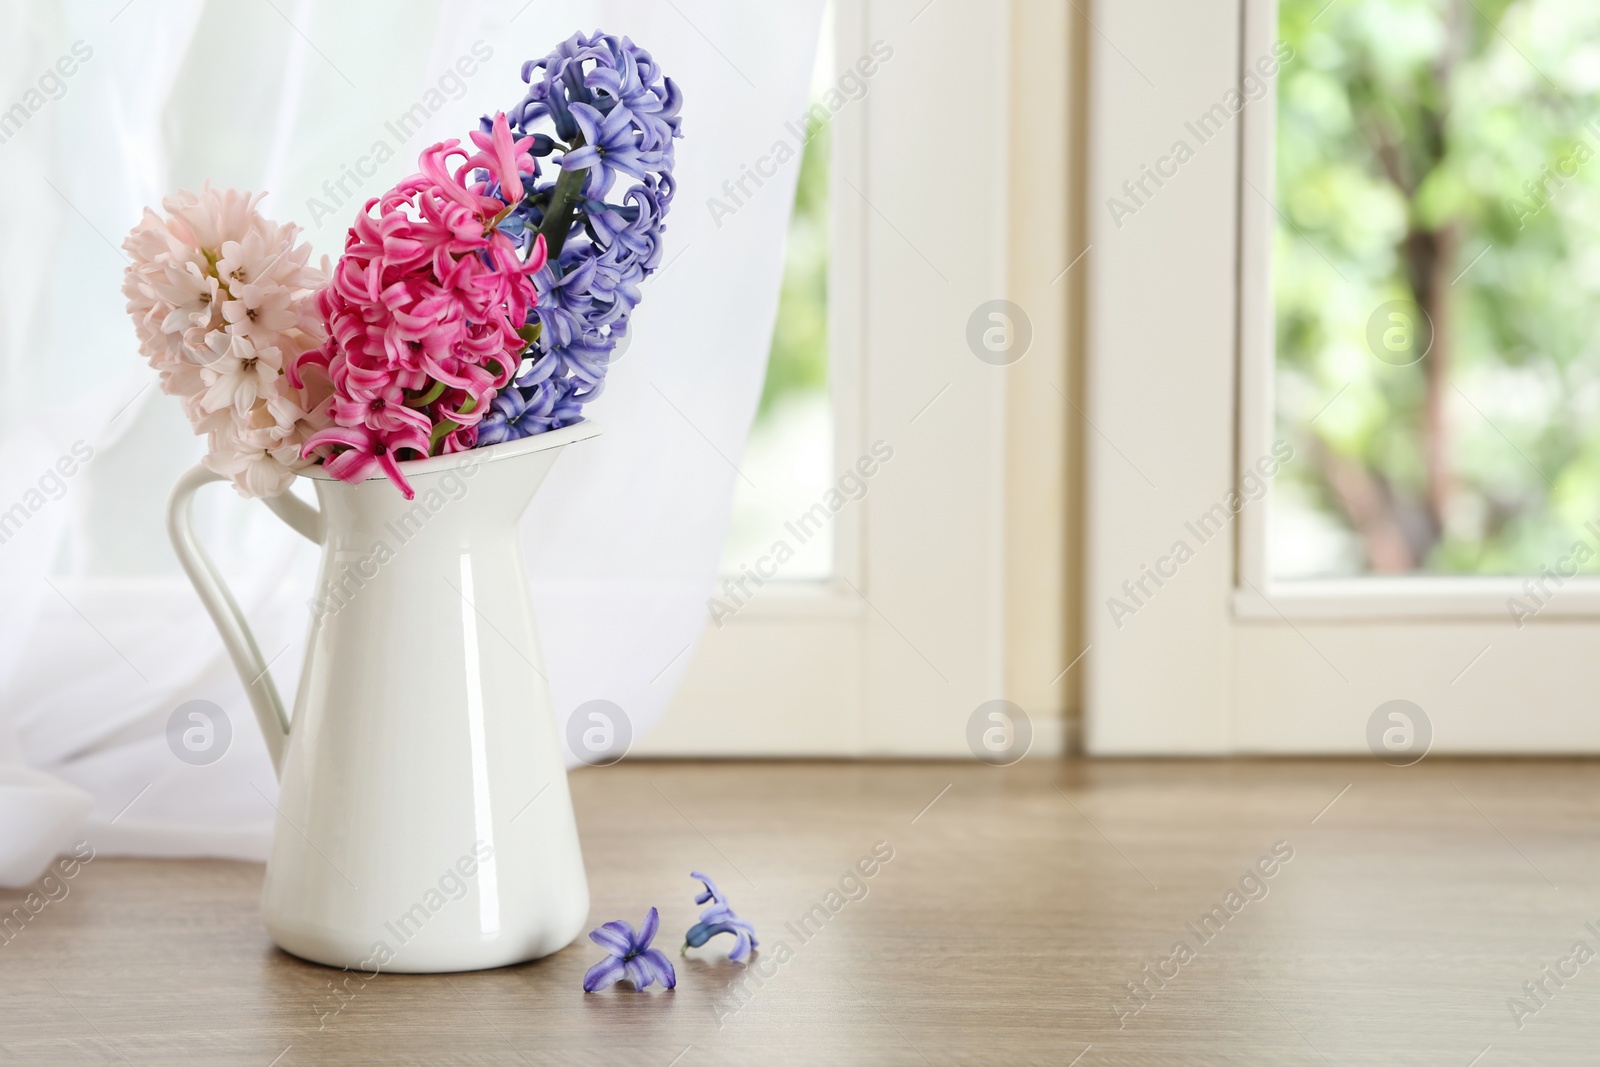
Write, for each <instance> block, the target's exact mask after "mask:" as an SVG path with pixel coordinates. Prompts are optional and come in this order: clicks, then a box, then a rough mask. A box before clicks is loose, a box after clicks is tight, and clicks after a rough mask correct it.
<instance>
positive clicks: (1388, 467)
mask: <svg viewBox="0 0 1600 1067" xmlns="http://www.w3.org/2000/svg"><path fill="white" fill-rule="evenodd" d="M1279 18H1280V29H1279V33H1280V36H1281V37H1282V38H1283V39H1284V40H1285V41H1287V42H1288V43H1289V44H1290V45H1291V46H1292V47H1293V48H1294V50H1295V55H1294V57H1293V58H1292V59H1291V60H1290V61H1289V62H1287V63H1285V64H1284V66H1283V68H1282V70H1281V72H1280V74H1279V76H1278V131H1277V132H1278V138H1277V144H1278V155H1277V193H1276V197H1275V199H1276V202H1277V208H1278V225H1277V232H1276V234H1275V237H1274V286H1275V300H1276V307H1277V328H1276V332H1277V397H1278V401H1277V406H1278V411H1277V418H1278V423H1279V432H1280V433H1281V434H1283V435H1285V436H1287V437H1288V438H1289V439H1290V440H1291V441H1292V442H1294V444H1295V446H1296V450H1297V459H1296V460H1295V461H1294V462H1292V463H1290V464H1288V465H1287V466H1286V467H1285V469H1284V472H1283V473H1282V474H1281V475H1280V476H1279V478H1280V481H1285V480H1286V481H1287V482H1288V483H1290V484H1289V485H1288V486H1286V488H1287V489H1289V490H1290V491H1289V492H1288V493H1286V494H1284V495H1283V496H1282V497H1281V499H1283V500H1285V501H1287V503H1286V505H1285V506H1289V507H1293V506H1296V504H1295V502H1297V501H1298V502H1299V503H1298V506H1299V507H1301V508H1302V509H1307V510H1309V511H1310V512H1311V514H1310V516H1306V515H1304V514H1302V515H1301V516H1300V518H1301V519H1302V520H1304V519H1307V518H1309V519H1310V520H1312V525H1320V527H1321V528H1323V529H1325V530H1326V531H1330V536H1329V537H1328V538H1326V539H1325V540H1326V541H1327V542H1329V543H1336V544H1343V545H1344V546H1345V549H1344V550H1343V551H1326V550H1322V551H1321V555H1320V557H1319V556H1318V555H1317V553H1315V552H1313V553H1311V554H1310V557H1311V558H1308V553H1307V550H1306V549H1305V546H1304V545H1296V544H1293V543H1289V541H1286V540H1285V538H1294V537H1297V536H1300V535H1301V534H1303V532H1304V530H1305V529H1306V528H1307V524H1306V522H1305V521H1301V522H1287V523H1285V522H1282V521H1278V522H1275V524H1274V529H1275V531H1276V532H1275V534H1274V544H1273V549H1272V551H1273V558H1274V568H1275V569H1276V570H1277V571H1278V572H1279V573H1283V572H1284V570H1285V567H1284V563H1283V561H1284V560H1286V559H1291V558H1292V559H1294V560H1295V562H1294V564H1293V571H1294V573H1297V574H1301V575H1309V574H1348V573H1360V572H1367V571H1379V572H1397V571H1407V570H1416V571H1423V572H1433V573H1450V574H1517V573H1535V572H1537V571H1538V570H1539V569H1540V567H1542V566H1544V565H1546V564H1549V563H1553V562H1554V561H1555V560H1556V559H1558V558H1559V557H1561V556H1562V555H1564V554H1565V553H1566V552H1567V550H1568V548H1569V547H1570V546H1571V545H1572V544H1573V542H1574V541H1576V540H1578V539H1580V538H1584V539H1586V540H1588V541H1589V542H1590V544H1591V546H1593V545H1594V544H1595V543H1596V538H1595V536H1594V535H1592V534H1588V533H1587V532H1586V531H1585V530H1584V529H1583V524H1584V523H1585V522H1586V521H1588V520H1591V519H1600V418H1597V416H1600V330H1597V329H1596V325H1597V324H1600V315H1597V312H1600V242H1597V241H1596V238H1597V237H1600V195H1597V194H1600V108H1597V106H1596V105H1597V103H1600V95H1597V93H1600V3H1596V2H1595V0H1336V2H1335V3H1332V4H1329V3H1328V0H1283V2H1282V3H1281V5H1280V8H1279ZM1590 124H1592V125H1590ZM1392 300H1404V301H1410V302H1414V303H1415V304H1416V305H1417V306H1420V307H1421V308H1422V309H1423V310H1424V311H1426V312H1427V313H1428V315H1429V316H1431V317H1432V319H1433V320H1434V327H1435V337H1434V343H1433V348H1432V350H1431V351H1430V352H1429V353H1428V355H1427V356H1426V357H1425V358H1423V359H1422V360H1421V361H1419V362H1417V363H1415V364H1413V365H1410V366H1395V365H1393V364H1392V363H1389V362H1384V361H1383V360H1381V359H1379V358H1377V357H1376V356H1375V355H1374V353H1373V351H1372V350H1371V349H1370V348H1369V344H1368V322H1369V319H1371V318H1372V317H1373V314H1374V312H1375V311H1376V310H1377V309H1379V308H1380V306H1382V305H1383V304H1385V302H1387V301H1392ZM1341 390H1342V392H1341ZM1335 397H1337V399H1335ZM1330 401H1331V403H1330ZM1319 412H1320V414H1319ZM1313 420H1315V421H1313ZM1586 569H1591V570H1596V569H1600V559H1597V560H1596V561H1594V562H1593V563H1591V564H1590V565H1589V566H1588V567H1587V568H1586Z"/></svg>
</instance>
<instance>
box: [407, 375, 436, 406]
mask: <svg viewBox="0 0 1600 1067" xmlns="http://www.w3.org/2000/svg"><path fill="white" fill-rule="evenodd" d="M443 393H444V383H443V382H439V381H436V382H434V383H433V388H432V389H429V390H428V391H427V392H426V393H423V394H422V395H421V396H414V397H412V398H411V399H410V400H407V401H406V407H408V408H425V407H427V406H428V405H429V404H431V403H433V402H434V401H435V400H438V399H439V397H440V396H441V395H442V394H443Z"/></svg>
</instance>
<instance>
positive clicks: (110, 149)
mask: <svg viewBox="0 0 1600 1067" xmlns="http://www.w3.org/2000/svg"><path fill="white" fill-rule="evenodd" d="M821 6H822V0H804V2H798V3H785V4H772V5H750V4H747V3H740V2H736V0H724V2H718V0H675V2H674V3H672V4H662V3H659V2H657V0H609V2H607V0H583V2H573V3H563V4H559V5H556V4H542V3H527V2H526V0H506V2H504V3H484V2H467V0H400V2H394V0H389V2H384V3H381V4H380V3H378V2H377V0H370V2H359V3H357V2H350V0H341V2H338V3H334V2H331V0H273V2H271V3H269V2H266V0H262V2H260V3H248V4H241V5H233V4H228V5H221V4H207V5H202V4H201V3H199V2H198V0H191V2H187V3H181V2H180V3H174V2H170V0H162V2H161V3H156V2H154V0H132V2H131V3H129V4H127V5H126V6H125V7H121V6H120V5H119V4H117V3H109V2H106V0H95V2H75V0H68V2H65V3H59V4H48V5H45V4H34V3H24V2H23V0H5V2H3V3H0V14H3V15H4V24H5V25H6V27H7V32H6V33H5V34H4V35H3V36H0V137H3V141H0V420H3V421H0V536H3V537H4V540H3V542H0V608H3V610H0V882H10V883H12V884H16V883H18V882H21V881H26V880H28V879H30V878H32V877H34V875H35V874H37V867H38V866H39V865H40V864H42V863H43V861H44V858H47V857H48V856H50V855H53V854H54V852H55V851H56V850H57V849H59V848H62V847H64V846H66V845H67V844H68V843H69V842H70V841H74V840H77V839H79V838H81V837H87V838H88V839H89V840H90V841H91V842H92V843H93V844H94V846H95V847H96V849H97V850H98V851H100V852H102V853H112V854H115V853H119V852H120V853H138V854H155V855H224V856H237V857H252V858H256V857H262V856H264V855H265V851H266V845H267V841H268V839H269V836H270V833H271V829H272V819H273V810H272V807H271V801H272V798H273V797H274V796H275V789H276V786H275V783H274V781H273V776H272V771H271V767H270V764H269V762H268V760H267V757H266V752H265V749H264V747H263V745H262V743H261V740H260V738H259V737H258V736H257V734H256V729H255V724H254V720H253V719H252V717H251V715H250V711H249V708H248V705H247V703H246V701H245V698H244V691H243V688H242V686H241V684H240V682H239V680H238V679H237V678H236V677H234V675H233V673H232V671H231V669H230V668H229V666H228V664H227V661H226V659H225V657H224V655H223V653H222V650H221V646H220V643H219V642H218V640H217V638H216V636H215V634H214V633H213V631H212V629H211V626H210V623H209V620H208V619H207V618H206V617H205V615H204V613H203V612H202V610H201V608H200V605H199V602H198V600H196V598H195V597H194V595H193V593H192V592H191V591H190V590H189V588H188V586H187V584H186V583H185V581H184V579H183V577H182V575H181V574H180V572H179V571H178V569H177V564H176V561H175V559H174V558H173V555H172V553H171V550H170V549H169V547H168V546H167V543H166V537H165V531H164V508H165V501H166V496H167V492H168V490H169V489H170V487H171V485H172V483H173V482H174V481H175V479H176V478H177V476H178V475H179V474H180V473H181V472H182V471H183V470H184V469H185V468H187V467H188V466H189V465H190V464H192V463H193V462H194V461H195V459H196V458H197V456H198V443H197V441H196V440H195V439H194V437H193V436H192V434H191V433H190V431H189V429H188V426H187V424H186V423H185V422H184V420H183V418H182V415H181V413H180V412H179V410H178V407H177V405H176V403H175V402H174V401H172V400H171V399H170V398H168V397H165V396H163V395H161V394H160V393H159V392H158V390H157V389H156V388H155V387H154V385H153V381H154V375H153V373H152V372H150V371H148V370H147V369H146V368H145V367H144V365H143V362H142V360H141V359H140V358H139V357H138V355H137V352H136V350H135V345H134V339H133V334H132V330H131V327H130V326H129V324H128V321H127V318H126V315H125V314H124V312H123V310H122V308H123V299H122V297H121V295H120V293H119V286H120V283H121V273H122V268H123V266H124V260H123V257H122V254H121V252H120V251H119V249H118V247H117V246H119V245H120V243H121V241H122V237H123V235H124V234H125V233H126V232H127V230H128V229H129V227H130V226H132V225H133V223H134V222H135V221H136V220H137V219H138V216H139V212H140V209H141V208H142V207H143V206H144V205H146V204H155V203H157V202H158V201H159V200H160V198H161V197H162V196H163V195H164V194H166V193H168V192H170V191H171V190H173V189H175V188H177V187H179V186H197V185H198V184H199V183H200V182H201V181H202V180H205V179H208V178H209V179H210V180H211V181H212V182H213V183H215V184H218V185H229V186H235V187H239V188H245V189H252V190H263V189H264V190H267V191H268V192H269V195H268V197H267V199H266V201H265V202H264V210H266V211H267V213H268V214H270V215H272V216H273V217H275V218H278V219H282V220H286V221H295V222H298V223H300V224H301V225H302V226H304V227H305V228H306V229H307V235H308V237H309V239H310V240H311V241H312V242H313V244H314V246H315V247H316V249H317V251H318V252H319V253H323V252H326V253H328V254H329V255H337V253H338V250H339V246H340V243H341V241H342V237H343V232H344V227H345V226H346V225H347V224H348V219H349V218H350V217H351V216H352V214H353V212H354V211H355V210H357V208H358V207H359V205H360V203H361V202H362V200H363V199H364V198H365V197H367V196H371V195H375V194H377V193H378V192H381V191H382V190H383V189H384V188H385V187H387V186H388V185H390V184H392V183H393V182H394V181H395V180H397V179H398V178H400V177H402V176H403V175H404V174H406V173H409V172H410V171H411V170H412V169H414V165H415V161H416V155H417V152H418V151H419V150H420V149H421V148H422V147H424V146H425V145H426V144H428V143H430V142H432V141H435V140H440V139H443V138H445V137H451V136H459V137H464V136H465V133H466V131H467V130H468V129H470V128H472V127H473V126H474V125H475V123H476V119H477V116H478V115H479V114H480V113H482V112H484V111H491V110H497V109H501V108H505V107H508V106H509V105H510V104H512V103H513V102H514V101H516V100H517V99H519V98H520V95H521V91H522V89H523V84H522V82H521V80H520V78H519V76H518V71H519V68H520V65H521V63H522V62H523V60H525V59H528V58H533V57H536V56H540V55H543V54H544V53H545V52H547V51H548V50H549V49H550V48H551V47H553V46H554V45H555V44H556V43H557V42H558V41H560V40H562V39H564V38H566V37H567V36H569V35H570V34H571V33H572V32H574V31H575V30H578V29H584V30H591V29H594V28H595V27H597V26H598V27H602V28H604V29H606V30H607V31H608V32H613V33H618V34H627V35H628V36H631V37H632V38H633V39H634V40H635V41H637V42H639V43H640V44H641V45H643V46H644V47H646V48H648V49H650V50H651V51H652V52H653V53H654V54H655V56H656V57H657V58H658V59H659V60H660V61H661V63H662V65H663V67H664V68H665V70H666V71H667V73H668V74H669V75H670V76H672V77H673V78H674V79H675V80H676V81H677V82H678V84H679V85H680V86H681V87H682V89H683V92H684V96H685V101H686V102H685V106H684V130H685V133H686V139H685V140H684V141H682V142H680V145H679V155H678V158H679V165H678V171H677V176H678V181H679V191H678V195H677V198H676V200H675V202H674V205H673V212H672V214H671V216H670V218H669V223H668V230H667V260H666V262H667V266H666V267H665V268H664V269H663V270H662V271H661V273H660V274H659V275H658V276H657V277H655V278H654V279H652V280H651V281H650V282H649V283H648V287H647V289H646V290H645V300H644V303H643V305H642V306H641V308H640V310H639V312H638V313H637V315H636V317H635V319H634V324H633V328H632V333H633V335H634V337H633V341H632V344H631V346H630V347H629V349H628V350H627V351H626V353H625V355H624V356H623V357H622V358H621V359H620V360H619V362H618V363H617V365H616V366H615V367H614V368H613V371H612V375H611V378H610V381H609V384H608V386H607V390H606V393H605V395H604V397H602V398H601V400H600V401H599V402H598V403H596V404H595V405H594V406H593V407H592V409H591V414H592V415H593V417H594V418H595V419H596V420H598V421H600V422H601V423H603V425H604V426H605V429H606V432H605V434H604V435H603V436H602V437H600V438H599V439H598V440H596V441H594V442H592V443H590V444H588V445H585V446H583V447H581V448H575V449H573V450H571V451H570V452H569V453H568V454H567V455H566V456H564V457H563V459H562V461H561V463H560V464H558V466H557V468H556V470H555V472H554V474H553V475H552V477H551V479H550V481H549V482H548V483H547V484H546V485H545V486H544V488H543V489H542V490H541V491H540V493H539V495H538V497H537V498H536V499H535V501H534V505H533V507H532V509H531V510H530V513H529V516H528V519H527V523H526V526H525V530H524V541H525V544H526V549H527V558H528V563H529V569H530V573H531V576H532V583H533V594H534V603H535V605H536V608H537V611H538V614H539V621H540V630H541V634H542V638H543V642H544V647H545V652H546V657H547V660H548V666H549V672H550V676H551V683H552V687H553V690H554V695H555V700H556V706H557V709H558V713H559V714H561V715H566V714H568V713H570V711H571V710H572V709H573V708H574V707H576V706H577V705H579V704H581V703H583V702H585V701H587V700H591V699H606V700H610V701H613V702H615V703H616V704H618V705H620V706H621V707H622V708H623V709H624V710H625V712H626V713H627V714H628V716H629V717H630V719H631V721H632V725H633V728H634V730H635V732H636V734H637V733H642V732H644V731H645V730H648V729H649V727H650V726H651V725H652V724H653V723H654V722H655V721H656V720H657V719H658V718H659V717H660V715H661V713H662V712H663V711H664V709H665V707H666V705H667V703H668V700H669V698H670V696H671V694H672V692H673V689H674V688H675V686H676V684H677V681H678V679H679V678H680V677H681V675H682V673H683V671H684V670H685V669H686V667H687V666H688V663H689V661H690V659H691V657H692V654H693V650H692V647H691V646H692V645H693V643H694V641H695V639H696V637H697V635H698V633H699V631H700V628H701V625H702V622H703V620H704V618H705V615H704V610H705V609H704V604H705V598H706V595H707V591H708V590H709V589H710V588H711V586H712V581H713V578H714V575H715V571H716V567H717V561H718V557H719V553H720V549H721V545H722V540H723V537H724V535H725V533H726V526H727V517H728V508H729V501H730V498H731V492H732V484H733V479H734V477H735V472H734V469H733V467H732V463H733V462H736V461H737V460H738V458H739V457H740V455H741V453H742V452H743V448H744V441H745V436H746V434H747V432H748V430H749V426H750V422H751V419H752V417H753V415H754V411H755V406H756V401H757V397H758V394H759V392H760V385H761V379H762V373H763V368H764V362H765V357H766V352H767V347H768V342H769V339H770V335H771V330H772V324H773V319H774V316H775V312H776V303H777V293H778V286H779V280H780V271H781V263H782V249H783V236H784V232H785V227H786V224H787V220H788V214H789V209H790V206H791V202H792V199H793V191H794V190H793V182H794V175H795V173H796V171H797V168H787V169H786V171H785V172H784V173H783V174H781V175H780V177H779V178H778V179H776V180H774V181H771V182H769V183H767V185H766V186H765V187H763V188H760V189H759V190H758V191H756V195H754V196H751V197H749V198H748V201H747V202H746V203H745V204H744V206H742V207H741V208H740V209H739V210H738V211H737V212H736V214H734V215H733V216H732V217H731V218H730V217H724V218H722V219H721V220H720V225H719V224H718V221H717V220H716V219H714V218H713V216H712V215H711V213H710V212H709V211H708V210H707V204H706V201H707V198H708V197H710V196H712V195H722V193H721V189H722V185H723V183H724V181H727V180H730V179H732V180H735V181H737V180H738V178H739V177H740V174H741V168H742V166H743V165H744V164H746V163H748V162H750V161H752V160H754V159H756V158H757V157H759V156H761V155H762V154H763V153H765V152H766V151H768V150H769V148H770V146H771V145H772V143H773V142H774V141H776V140H778V139H779V138H780V137H781V136H782V135H783V126H784V123H785V122H787V121H789V120H791V119H792V118H794V117H795V116H798V115H800V114H801V113H802V112H803V111H804V109H805V106H806V103H807V100H806V94H807V86H808V81H809V77H810V73H811V65H812V55H813V49H814V46H815V43H816V36H817V28H818V25H819V22H820V14H821ZM119 7H120V8H121V9H120V10H119ZM62 57H69V58H68V59H62ZM58 60H59V61H60V63H59V65H58ZM68 70H70V71H71V73H70V74H68V73H64V72H65V71H68ZM469 71H470V73H469ZM14 105H21V108H22V110H21V111H18V110H16V108H15V107H14ZM35 105H37V106H35ZM417 105H421V111H420V112H419V111H418V110H416V108H417ZM408 113H409V114H411V115H413V116H416V115H419V114H426V115H427V116H428V117H427V119H426V122H425V124H424V125H423V126H422V128H421V130H420V131H418V132H411V131H409V130H408V129H403V128H402V127H401V126H400V125H399V120H400V118H401V116H403V115H407V114H408ZM380 143H381V144H382V145H384V146H385V147H386V148H387V149H388V150H389V151H390V152H392V153H393V154H394V155H393V158H390V159H387V160H386V161H385V162H382V163H378V164H377V165H376V172H375V173H373V172H372V161H371V157H374V156H382V155H383V154H384V153H382V152H380V151H378V145H379V144H380ZM363 157H368V158H363ZM364 172H365V173H364ZM368 175H370V176H368ZM750 188H753V187H750ZM313 198H315V202H313ZM319 205H320V206H319ZM325 208H331V209H332V211H331V213H328V212H327V211H325V210H324V209H325ZM75 448H76V454H75V452H74V449H75ZM86 453H87V454H88V456H89V458H88V459H87V461H82V457H83V455H85V454H86ZM63 457H67V458H66V459H64V458H63ZM58 464H59V465H58ZM69 468H70V469H71V471H72V473H70V474H66V473H64V471H66V470H67V469H69ZM52 472H53V473H52ZM204 496H205V499H203V500H202V501H201V513H202V522H203V524H204V526H205V528H206V537H207V541H208V544H209V545H210V546H212V551H213V553H214V554H215V555H216V556H217V557H218V559H219V563H220V564H221V565H222V567H223V569H224V571H225V573H226V574H227V575H228V577H229V581H230V583H231V584H232V586H233V589H234V592H235V595H236V596H237V597H238V598H239V600H240V602H241V604H243V605H244V607H245V610H246V613H247V614H248V615H249V616H250V618H251V620H252V624H253V626H254V628H255V630H256V633H257V637H258V640H259V641H260V644H261V645H262V648H263V651H264V652H265V654H266V655H267V656H269V657H276V658H275V659H274V664H273V668H272V670H273V674H274V676H275V678H276V679H277V681H278V685H279V688H280V689H281V690H282V691H283V692H284V693H285V694H286V696H287V695H289V694H292V693H293V692H294V691H295V685H296V681H297V672H298V666H299V665H298V658H299V655H300V649H301V645H302V643H303V638H304V629H305V623H306V619H307V612H306V609H305V601H306V598H307V596H308V594H309V593H310V587H311V582H312V576H313V568H314V565H315V560H316V556H315V549H314V548H313V547H312V546H310V545H308V544H306V543H303V542H301V541H299V540H298V539H297V537H296V535H293V534H291V533H290V532H289V531H288V530H287V529H285V528H283V527H281V526H280V525H279V524H278V523H277V521H276V520H275V519H274V518H273V517H272V516H271V515H270V514H269V513H268V512H267V510H266V509H265V508H264V507H262V506H261V505H260V504H259V503H252V502H245V501H241V500H239V499H238V498H236V497H234V496H233V495H232V494H231V493H230V492H229V491H228V490H226V489H223V488H217V489H214V490H209V491H208V492H207V493H206V494H204ZM15 505H21V507H22V510H21V512H17V511H14V510H11V511H10V513H11V514H12V516H13V521H12V522H11V524H10V525H9V526H7V525H4V520H3V516H4V514H6V513H7V512H8V510H10V509H13V508H14V506H15ZM407 667H408V669H425V666H424V665H407ZM195 699H203V700H209V701H213V702H215V703H216V704H217V705H219V706H220V707H221V708H222V709H223V710H224V712H225V713H226V714H227V716H228V717H229V720H230V722H231V725H232V729H233V740H232V744H231V747H230V748H229V750H228V752H227V754H226V755H225V756H224V757H223V758H222V759H221V760H219V761H218V762H215V763H213V764H210V765H208V766H199V767H197V766H189V765H187V764H185V763H182V762H180V761H179V760H178V759H177V758H176V757H175V756H174V755H173V754H172V752H171V751H170V750H169V749H168V747H167V743H166V740H165V729H166V724H167V720H168V718H169V716H170V715H171V714H172V712H173V710H174V709H175V708H177V707H178V705H180V704H182V703H184V702H185V701H188V700H195Z"/></svg>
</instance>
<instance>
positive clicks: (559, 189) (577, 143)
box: [539, 134, 589, 259]
mask: <svg viewBox="0 0 1600 1067" xmlns="http://www.w3.org/2000/svg"><path fill="white" fill-rule="evenodd" d="M582 146H583V135H582V134H579V135H578V136H577V137H574V138H573V141H572V147H573V148H581V147H582ZM588 178H589V172H588V171H587V170H564V171H562V172H561V177H559V178H557V179H556V189H555V193H554V195H552V196H551V198H550V207H549V208H548V209H547V210H546V211H545V214H544V224H543V225H542V226H540V227H539V235H540V236H541V237H543V238H544V248H545V253H546V255H548V256H549V257H550V258H551V259H555V258H556V257H557V256H559V255H561V246H562V245H564V244H566V243H567V233H568V232H569V231H570V230H571V229H572V220H573V218H574V217H575V216H576V215H577V209H578V201H580V200H582V199H583V186H584V183H585V182H586V181H588Z"/></svg>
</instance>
